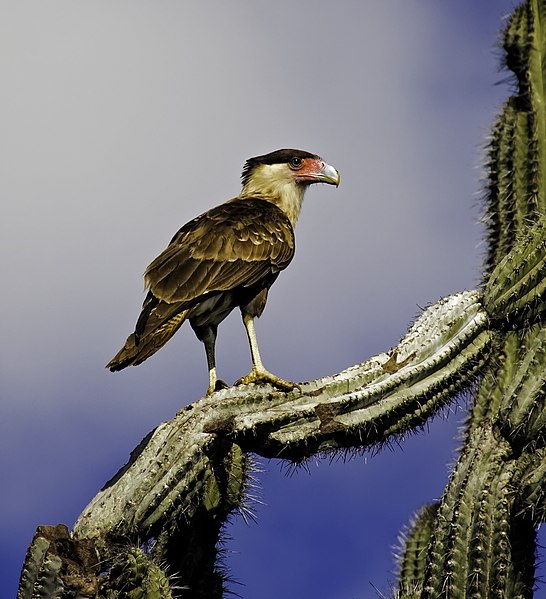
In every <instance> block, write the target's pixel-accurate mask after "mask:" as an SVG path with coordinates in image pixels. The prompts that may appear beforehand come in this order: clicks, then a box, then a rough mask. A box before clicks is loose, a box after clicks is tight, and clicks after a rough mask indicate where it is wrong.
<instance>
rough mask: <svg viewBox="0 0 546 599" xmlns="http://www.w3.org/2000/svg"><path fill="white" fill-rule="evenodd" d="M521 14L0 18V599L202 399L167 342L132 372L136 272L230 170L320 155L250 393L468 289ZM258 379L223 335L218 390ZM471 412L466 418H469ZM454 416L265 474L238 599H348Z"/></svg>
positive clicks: (317, 3) (141, 10)
mask: <svg viewBox="0 0 546 599" xmlns="http://www.w3.org/2000/svg"><path fill="white" fill-rule="evenodd" d="M513 5H514V2H512V1H504V0H502V1H499V0H496V1H493V0H484V1H482V2H479V3H477V2H475V0H472V1H471V0H463V1H461V0H459V1H457V2H447V1H440V2H439V1H437V0H436V1H432V0H391V1H390V2H383V1H380V0H374V1H372V0H370V1H368V2H366V3H364V2H360V1H356V0H354V1H349V0H347V1H345V2H341V3H337V4H334V3H332V2H325V1H323V0H313V1H311V0H301V1H300V2H289V1H288V0H280V1H276V2H267V3H266V2H241V1H233V2H229V3H228V2H225V3H204V2H179V1H174V0H164V1H163V2H149V1H148V2H143V1H141V0H131V1H129V0H120V1H118V2H115V3H113V2H107V1H106V0H94V1H93V2H86V3H84V2H72V1H69V0H57V1H56V2H43V1H39V0H19V1H18V2H14V3H10V4H9V6H5V7H4V10H3V18H2V20H1V22H0V73H1V75H2V82H3V85H2V87H3V90H4V92H3V94H2V97H1V100H0V102H1V103H2V105H3V109H2V110H1V112H0V114H1V116H0V119H1V120H2V123H1V125H2V144H1V145H0V170H1V175H2V176H1V178H0V181H1V183H0V185H1V188H2V197H3V198H4V211H3V218H2V219H1V222H0V249H1V250H2V255H3V256H5V257H7V259H5V260H4V261H3V262H2V264H1V266H0V269H1V274H2V280H3V281H4V285H5V290H4V293H3V294H2V300H1V301H2V306H1V307H2V315H3V317H2V319H1V321H0V322H1V325H0V326H1V329H0V334H1V337H2V345H1V350H0V351H1V352H2V355H1V360H0V368H1V379H0V380H1V383H0V394H1V403H0V480H1V481H2V492H1V494H0V514H1V516H0V518H1V519H2V520H1V522H0V530H1V531H2V535H1V539H0V597H13V596H14V595H15V590H16V587H17V581H18V576H19V569H20V566H21V563H22V560H23V557H24V553H25V550H26V548H27V546H28V544H29V542H30V540H31V538H32V535H33V533H34V530H35V528H36V526H37V525H38V524H56V523H58V522H64V523H66V524H68V525H69V526H70V525H72V523H73V522H74V520H75V518H76V517H77V516H78V514H79V513H80V512H81V510H82V509H83V507H84V506H85V505H86V504H87V503H88V501H89V500H90V499H91V497H92V496H93V495H94V494H95V493H96V492H97V491H98V489H99V488H100V487H101V486H102V484H103V483H104V482H105V481H106V480H107V479H109V478H110V477H111V476H112V475H113V474H114V473H115V472H116V471H117V469H118V468H119V467H121V466H122V465H123V464H124V463H125V461H126V459H127V457H128V455H129V452H130V451H131V450H132V449H133V447H134V446H135V445H136V444H137V443H138V442H139V441H140V439H141V438H142V437H143V436H144V435H145V434H146V433H148V432H149V431H150V430H151V429H152V428H154V427H155V426H156V425H157V424H158V423H159V422H161V421H163V420H167V419H169V418H171V417H172V416H173V415H174V414H175V413H176V411H177V410H179V409H180V408H181V407H182V406H184V405H186V404H187V403H189V402H192V401H195V400H197V399H198V398H199V397H200V396H201V395H202V393H203V392H204V390H205V389H206V386H207V371H206V362H205V357H204V351H203V349H202V346H201V344H200V343H199V342H198V341H197V340H196V339H195V337H194V335H193V333H192V331H191V330H190V329H189V327H184V328H183V329H182V330H181V331H180V332H179V333H178V334H177V335H176V337H175V338H174V339H173V340H172V341H171V342H170V343H169V344H168V345H167V346H166V347H165V348H164V349H162V350H161V352H160V353H159V354H157V355H156V356H154V357H153V358H152V359H150V360H149V361H148V362H146V363H145V364H144V365H142V366H140V367H138V368H132V369H128V370H126V371H124V372H122V373H118V374H115V375H114V374H111V373H109V372H107V371H106V370H105V369H104V364H105V363H106V362H107V361H108V360H109V359H110V358H111V357H112V355H113V354H114V353H115V351H117V350H118V349H119V346H120V345H121V344H122V342H123V341H124V340H125V337H126V336H127V334H128V333H130V332H131V331H132V328H133V326H134V323H135V320H136V317H137V315H138V311H139V308H140V304H141V302H142V299H143V284H142V272H143V271H144V268H145V267H146V265H147V264H148V263H149V262H150V261H151V260H152V259H153V258H154V257H155V256H156V255H157V254H158V253H159V252H160V251H161V250H162V249H163V247H164V246H165V244H166V243H167V242H168V240H169V239H170V238H171V237H172V235H173V234H174V232H175V231H176V230H177V229H178V228H179V227H180V226H181V225H182V224H184V223H185V222H186V221H187V220H189V219H190V218H192V217H193V216H195V215H197V214H198V213H200V212H202V211H204V210H205V209H207V208H209V207H212V206H213V205H215V204H218V203H220V202H222V201H224V200H226V199H228V198H229V197H232V196H234V195H236V194H237V192H238V190H239V174H240V171H241V167H242V165H243V163H244V161H245V159H246V158H248V157H250V156H254V155H257V154H262V153H265V152H268V151H271V150H274V149H277V148H280V147H299V148H302V149H306V150H310V151H313V152H316V153H319V154H321V155H322V156H323V158H324V159H325V160H326V161H328V162H330V163H331V164H333V165H335V166H336V167H337V168H338V169H339V171H340V173H341V180H342V183H341V186H340V187H339V189H337V190H336V189H333V188H330V187H327V186H323V187H317V188H312V189H311V190H310V191H309V193H308V195H307V198H306V203H305V206H304V209H303V212H302V216H301V218H300V222H299V223H298V228H297V232H296V233H297V253H296V258H295V259H294V262H293V263H292V265H291V266H290V268H289V269H288V270H287V271H286V272H284V273H282V275H281V276H280V278H279V280H278V281H277V283H276V284H275V286H274V287H273V289H272V291H271V293H270V299H269V303H268V306H267V309H266V311H265V314H264V316H263V317H262V318H261V319H260V321H259V322H258V323H257V331H258V337H259V340H260V347H261V350H262V354H263V358H264V362H265V365H266V367H267V368H269V369H270V370H271V371H273V372H275V373H276V374H278V375H279V376H282V377H283V378H287V379H292V380H308V379H312V378H316V377H319V376H322V375H326V374H330V373H333V372H337V371H339V370H341V369H343V368H346V367H348V366H350V365H352V364H355V363H357V362H360V361H362V360H364V359H365V358H367V357H369V356H371V355H373V354H377V353H379V352H381V351H385V350H388V349H389V348H390V347H391V346H393V345H394V344H395V343H396V342H397V340H398V339H399V338H400V337H401V336H402V334H403V333H404V332H405V330H406V329H407V327H408V326H409V324H410V323H411V322H412V320H413V319H414V318H415V316H416V315H417V314H418V313H419V310H420V308H419V307H422V306H426V305H427V304H430V303H433V302H435V301H436V300H438V299H439V298H441V297H443V296H444V295H447V294H449V293H453V292H455V291H459V290H461V289H472V288H474V287H475V286H476V285H477V284H478V282H479V280H480V269H481V260H482V256H483V253H484V246H483V245H482V244H481V234H482V230H481V228H480V226H479V224H478V223H477V221H478V219H479V215H480V203H479V195H480V194H479V192H480V185H481V183H480V180H481V176H482V169H481V164H482V163H483V151H482V148H483V145H484V142H485V140H486V138H487V133H488V128H489V125H490V123H491V122H492V119H493V117H494V115H495V113H496V112H497V110H498V108H499V106H500V104H501V103H502V101H503V99H504V98H505V97H506V95H507V94H508V91H509V86H507V85H505V84H502V85H495V84H496V83H498V82H499V81H502V80H503V79H504V77H505V75H504V74H503V73H500V72H499V71H498V52H495V51H494V46H495V42H496V39H497V32H498V30H499V28H500V27H501V25H502V18H503V17H504V16H505V15H506V14H508V13H509V12H510V9H511V8H512V7H513ZM249 367H250V358H249V352H248V347H247V344H246V340H245V336H244V330H243V327H242V325H241V323H240V318H239V316H238V314H236V313H233V315H232V316H230V317H229V318H228V320H227V321H226V322H225V323H224V324H223V325H222V326H221V328H220V333H219V342H218V369H219V375H220V377H221V378H224V379H225V380H227V381H233V380H235V379H236V378H238V377H239V376H242V375H243V374H246V373H247V372H248V369H249ZM461 406H462V408H464V402H461ZM463 419H464V409H459V410H456V409H455V407H453V409H452V410H451V411H450V413H449V415H448V417H447V418H437V419H436V420H435V421H434V422H432V423H431V424H430V426H429V427H428V430H427V431H426V432H425V433H424V434H419V435H417V436H413V437H411V438H408V439H407V440H406V441H404V442H403V443H401V444H400V446H396V447H395V448H393V450H392V451H390V450H384V451H383V452H381V453H380V454H379V455H368V456H367V457H356V458H354V459H352V460H350V461H348V462H346V461H343V460H334V462H333V463H330V461H329V460H327V459H326V460H316V461H313V462H312V463H310V464H309V465H308V470H309V472H306V471H305V470H299V471H296V472H295V473H291V474H289V475H288V474H287V471H286V468H283V465H282V464H281V463H280V462H277V461H265V460H261V462H260V463H261V465H262V468H263V469H264V472H263V473H262V474H260V476H259V479H260V481H261V487H262V490H261V492H260V495H261V499H262V501H263V503H264V504H263V505H257V506H256V512H257V516H258V523H257V524H253V525H251V526H247V525H246V524H244V523H243V522H242V521H241V520H240V519H238V518H234V520H233V524H232V525H230V526H229V527H228V528H227V531H226V532H227V535H228V536H229V537H231V540H229V542H227V545H226V548H227V564H228V566H229V567H230V568H231V570H232V575H233V576H234V578H236V579H237V580H239V581H240V582H241V583H242V586H239V585H236V586H234V590H236V591H237V592H238V593H239V594H240V595H241V597H243V598H244V599H250V598H255V597H260V599H270V598H273V597H279V596H283V597H298V598H299V599H306V598H307V597H309V598H311V597H313V598H314V597H317V596H320V597H329V598H338V597H339V598H340V599H341V598H361V597H370V596H374V591H373V588H372V586H371V585H370V583H372V584H373V585H375V586H376V587H377V588H379V589H380V590H381V591H383V592H386V591H388V589H389V582H390V581H392V574H391V572H392V570H393V567H394V566H393V560H392V546H393V545H395V544H396V542H397V535H398V532H399V530H400V528H401V527H402V526H404V525H405V524H407V522H408V521H409V519H410V518H411V516H412V514H413V513H414V512H415V511H416V510H417V509H418V508H419V507H420V505H422V504H423V503H424V502H427V501H432V500H434V499H436V498H438V497H439V496H440V495H441V493H442V489H443V487H444V485H445V483H446V481H447V477H448V472H449V470H448V465H449V464H450V463H452V462H453V460H454V459H455V455H456V448H457V446H458V442H457V440H456V438H455V437H456V435H457V428H458V426H459V425H460V423H461V421H462V420H463Z"/></svg>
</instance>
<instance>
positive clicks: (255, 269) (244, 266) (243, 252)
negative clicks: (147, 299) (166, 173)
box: [144, 199, 295, 308]
mask: <svg viewBox="0 0 546 599" xmlns="http://www.w3.org/2000/svg"><path fill="white" fill-rule="evenodd" d="M294 250H295V244H294V231H293V229H292V225H291V223H290V221H289V219H288V217H287V216H286V215H285V214H284V212H282V210H280V208H278V207H277V206H275V205H274V204H272V203H271V202H267V201H266V200H260V199H244V200H240V199H236V200H232V201H230V202H226V203H225V204H222V205H220V206H217V207H216V208H213V209H212V210H209V211H208V212H205V213H204V214H202V215H201V216H198V217H197V218H195V219H194V220H192V221H190V222H189V223H188V224H187V225H184V227H182V228H181V229H180V231H178V233H177V234H176V235H175V236H174V238H173V239H172V241H171V243H170V244H169V246H168V247H167V248H166V249H165V251H164V252H162V253H161V254H160V255H159V256H158V257H157V258H156V259H155V260H154V261H153V262H152V263H151V264H150V266H148V268H147V269H146V272H145V274H144V279H145V283H146V286H147V287H148V288H149V290H150V292H151V293H152V294H153V295H154V296H155V297H157V298H158V299H160V300H163V301H165V302H168V303H173V302H180V303H181V304H182V305H183V306H184V308H187V307H191V306H192V305H194V304H195V303H196V302H197V301H198V300H199V298H201V297H202V296H203V295H206V294H209V293H214V292H219V291H228V290H231V289H235V288H236V287H239V286H243V287H248V286H250V285H252V284H254V283H256V282H257V281H259V280H260V279H262V278H264V277H267V276H268V275H271V274H275V273H278V272H279V271H281V270H283V269H284V268H286V267H287V266H288V264H289V263H290V261H291V260H292V258H293V256H294Z"/></svg>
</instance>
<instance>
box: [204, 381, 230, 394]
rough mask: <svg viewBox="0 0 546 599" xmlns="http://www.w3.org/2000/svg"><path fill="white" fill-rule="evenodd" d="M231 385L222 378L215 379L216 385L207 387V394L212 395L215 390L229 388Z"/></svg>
mask: <svg viewBox="0 0 546 599" xmlns="http://www.w3.org/2000/svg"><path fill="white" fill-rule="evenodd" d="M228 387H229V385H228V384H227V383H226V382H225V381H223V380H222V379H218V380H217V381H215V383H214V385H211V386H210V387H209V388H208V389H207V395H212V394H213V393H214V392H215V391H221V390H222V389H227V388H228Z"/></svg>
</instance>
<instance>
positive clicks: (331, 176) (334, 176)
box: [317, 162, 340, 187]
mask: <svg viewBox="0 0 546 599" xmlns="http://www.w3.org/2000/svg"><path fill="white" fill-rule="evenodd" d="M317 179H318V180H319V181H320V182H321V183H328V184H329V185H335V186H336V187H338V186H339V181H340V177H339V173H338V171H337V169H336V168H334V167H333V166H332V165H330V164H326V162H323V163H322V169H321V170H320V172H319V173H318V175H317Z"/></svg>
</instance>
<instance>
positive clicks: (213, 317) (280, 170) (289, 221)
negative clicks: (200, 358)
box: [106, 150, 339, 394]
mask: <svg viewBox="0 0 546 599" xmlns="http://www.w3.org/2000/svg"><path fill="white" fill-rule="evenodd" d="M313 183H329V184H331V185H336V186H337V185H339V173H338V172H337V170H336V169H335V168H334V167H333V166H330V165H329V164H326V163H325V162H323V160H322V159H321V158H320V157H319V156H317V155H316V154H310V153H309V152H304V151H302V150H277V151H275V152H271V153H270V154H265V155H264V156H257V157H255V158H250V159H249V160H247V162H246V164H245V166H244V168H243V173H242V185H243V187H242V189H241V193H240V194H239V195H238V196H237V197H236V198H233V199H232V200H229V201H227V202H225V203H224V204H221V205H220V206H217V207H216V208H212V209H211V210H209V211H208V212H205V213H204V214H201V216H198V217H197V218H194V219H193V220H191V221H190V222H189V223H187V224H186V225H184V226H183V227H182V228H181V229H180V230H179V231H178V233H176V235H175V236H174V237H173V239H172V240H171V242H170V243H169V245H168V246H167V248H166V249H165V250H164V251H163V252H162V253H161V254H160V255H159V256H158V257H157V258H156V259H155V260H154V261H153V262H152V263H151V264H150V265H149V266H148V268H147V269H146V272H145V273H144V281H145V285H146V288H147V289H148V294H147V295H146V299H145V300H144V304H143V305H142V312H141V313H140V316H139V317H138V320H137V323H136V327H135V332H134V333H132V334H131V335H129V337H128V339H127V341H126V342H125V345H124V346H123V347H122V348H121V350H120V351H119V352H118V353H117V354H116V355H115V356H114V357H113V358H112V360H111V361H110V362H109V363H108V364H107V365H106V367H107V368H109V369H110V370H111V371H116V370H122V369H123V368H125V367H126V366H131V365H136V364H140V363H141V362H144V360H146V359H147V358H149V357H150V356H151V355H152V354H154V353H155V352H156V351H157V350H158V349H159V348H161V347H162V346H163V345H165V343H167V341H168V340H169V339H170V338H171V337H172V336H173V335H174V333H176V331H177V330H178V329H179V328H180V327H181V326H182V324H183V323H184V321H186V320H189V322H190V325H191V327H192V329H193V330H194V331H195V334H196V335H197V337H198V338H199V339H200V340H201V341H202V342H203V343H204V345H205V351H206V355H207V363H208V368H209V387H208V391H207V393H208V394H210V393H212V392H214V391H215V390H216V389H218V388H220V387H221V386H223V385H225V383H222V382H221V381H219V380H218V379H217V376H216V363H215V357H214V346H215V342H216V331H217V328H218V325H219V324H220V323H221V322H222V320H224V318H226V316H227V315H228V314H229V313H230V312H231V311H232V310H233V309H234V308H235V307H237V306H239V308H240V309H241V314H242V317H243V323H244V325H245V328H246V332H247V335H248V340H249V343H250V352H251V355H252V371H251V372H250V374H248V375H247V376H245V377H243V378H242V379H240V380H239V381H238V383H252V382H260V381H264V382H270V383H272V384H273V385H275V386H277V387H280V388H283V389H289V388H293V387H294V386H295V385H294V384H293V383H288V382H286V381H283V380H282V379H279V378H278V377H276V376H274V375H272V374H270V373H269V372H267V370H265V368H264V366H263V364H262V360H261V358H260V352H259V350H258V343H257V341H256V334H255V331H254V318H255V317H258V316H260V315H261V314H262V312H263V310H264V308H265V304H266V301H267V292H268V290H269V288H270V287H271V285H272V284H273V283H274V281H275V279H276V278H277V277H278V275H279V273H280V272H281V270H284V269H285V268H286V267H287V266H288V265H289V264H290V261H291V260H292V258H293V257H294V226H295V224H296V221H297V219H298V216H299V214H300V210H301V206H302V201H303V196H304V194H305V191H306V190H307V188H308V187H309V185H311V184H313Z"/></svg>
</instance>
